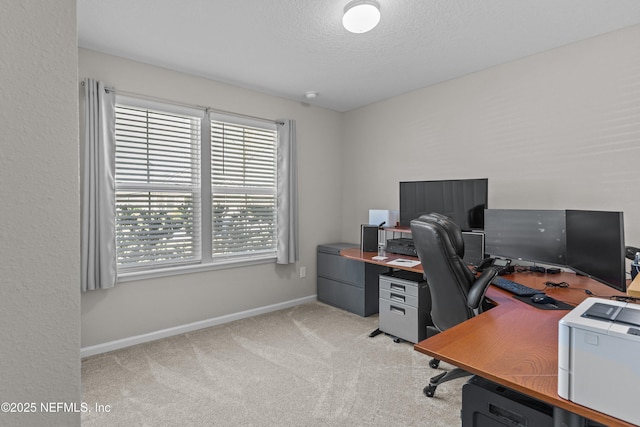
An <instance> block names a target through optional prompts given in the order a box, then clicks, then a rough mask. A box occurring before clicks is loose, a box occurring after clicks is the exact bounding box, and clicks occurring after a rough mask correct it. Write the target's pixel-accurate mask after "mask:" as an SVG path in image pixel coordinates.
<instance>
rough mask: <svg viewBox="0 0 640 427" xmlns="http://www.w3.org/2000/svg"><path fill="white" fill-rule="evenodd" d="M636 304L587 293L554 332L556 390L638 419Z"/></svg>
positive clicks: (639, 323)
mask: <svg viewBox="0 0 640 427" xmlns="http://www.w3.org/2000/svg"><path fill="white" fill-rule="evenodd" d="M639 388H640V305H638V304H632V303H626V302H620V301H611V300H606V299H602V298H587V299H586V300H584V301H583V302H582V303H581V304H580V305H578V306H577V307H576V308H574V309H573V310H571V311H570V312H569V313H568V314H567V315H566V316H564V317H563V318H562V319H561V320H560V323H559V333H558V395H560V397H562V398H564V399H568V400H571V401H573V402H575V403H577V404H580V405H583V406H587V407H589V408H591V409H595V410H596V411H600V412H603V413H605V414H608V415H611V416H614V417H616V418H620V419H622V420H625V421H627V422H630V423H633V424H640V408H639V407H638V396H637V392H638V389H639Z"/></svg>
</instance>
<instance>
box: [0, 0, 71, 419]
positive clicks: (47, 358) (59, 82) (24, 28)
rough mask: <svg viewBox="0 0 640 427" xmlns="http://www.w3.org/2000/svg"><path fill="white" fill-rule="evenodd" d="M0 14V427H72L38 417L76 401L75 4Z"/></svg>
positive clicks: (29, 6)
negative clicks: (25, 407)
mask: <svg viewBox="0 0 640 427" xmlns="http://www.w3.org/2000/svg"><path fill="white" fill-rule="evenodd" d="M0 10H2V12H1V13H0V51H1V52H2V54H1V55H0V105H1V108H0V124H1V125H0V126H1V128H2V136H1V137H0V200H2V203H1V204H0V218H2V227H0V260H1V261H0V324H1V325H2V327H1V328H0V361H1V365H0V366H1V368H0V396H1V399H0V400H1V401H2V402H23V403H24V402H33V403H36V404H37V412H36V413H23V414H16V413H0V424H1V425H3V426H11V425H15V426H26V425H30V426H36V425H66V426H71V425H80V415H79V413H75V412H60V413H56V414H47V413H43V412H41V411H40V403H42V402H66V403H73V402H80V399H81V393H80V354H79V348H80V279H79V278H80V273H79V264H80V259H79V231H80V224H79V218H80V213H79V178H78V164H79V163H78V76H77V64H78V50H77V39H76V16H75V11H76V2H75V0H60V1H56V2H43V1H34V0H26V1H2V2H0Z"/></svg>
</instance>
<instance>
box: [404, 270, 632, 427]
mask: <svg viewBox="0 0 640 427" xmlns="http://www.w3.org/2000/svg"><path fill="white" fill-rule="evenodd" d="M505 277H506V278H509V279H511V280H513V281H516V282H519V283H522V284H523V285H526V286H529V287H531V288H535V289H540V290H542V289H544V282H545V281H547V280H549V281H553V282H560V281H565V282H567V283H569V284H570V287H569V288H554V289H546V290H545V293H547V294H548V295H550V296H552V297H554V298H555V299H557V300H560V301H564V302H567V303H569V304H572V305H577V304H579V303H580V302H581V301H582V300H584V299H585V298H587V297H588V295H587V294H585V293H584V289H589V290H590V291H591V292H593V293H594V296H610V295H624V294H622V293H620V292H618V291H615V290H613V289H611V288H609V287H607V286H605V285H602V284H600V283H598V282H596V281H594V280H591V279H588V278H586V277H582V276H577V275H575V274H572V273H561V274H559V275H557V274H556V275H546V274H541V273H516V274H514V275H511V276H505ZM487 297H488V298H489V299H491V300H492V301H493V302H495V303H496V307H494V308H492V309H491V310H488V311H486V312H484V313H482V314H480V315H479V316H476V317H474V318H472V319H470V320H468V321H466V322H463V323H461V324H459V325H457V326H455V327H453V328H451V329H448V330H446V331H444V332H441V333H440V334H438V335H436V336H433V337H431V338H429V339H426V340H424V341H421V342H419V343H418V344H416V345H415V347H414V348H415V349H416V350H417V351H419V352H421V353H424V354H427V355H429V356H432V357H435V358H437V359H440V360H443V361H446V362H448V363H451V364H452V365H455V366H458V367H460V368H463V369H465V370H467V371H469V372H472V373H474V374H477V375H479V376H481V377H483V378H486V379H488V380H491V381H493V382H496V383H498V384H501V385H503V386H505V387H508V388H510V389H512V390H516V391H519V392H521V393H524V394H526V395H529V396H532V397H534V398H536V399H538V400H541V401H543V402H546V403H548V404H550V405H553V406H556V407H559V408H562V409H564V410H567V411H569V412H572V413H575V414H578V415H580V416H583V417H585V418H588V419H591V420H593V421H597V422H599V423H602V424H605V425H607V426H632V425H633V424H629V423H627V422H624V421H621V420H618V419H617V418H614V417H611V416H609V415H605V414H603V413H601V412H598V411H594V410H592V409H590V408H587V407H584V406H582V405H577V404H575V403H573V402H571V401H568V400H565V399H562V398H561V397H560V396H558V321H559V320H560V319H561V318H562V317H563V316H564V315H565V314H566V313H567V311H565V310H541V309H538V308H535V307H532V306H530V305H528V304H525V303H523V302H521V301H519V300H517V299H515V298H513V296H512V295H511V294H509V293H508V292H506V291H503V290H501V289H498V288H496V287H494V286H490V287H489V289H488V290H487ZM602 369H607V368H606V367H605V366H603V367H602ZM426 381H428V380H426V379H425V384H426ZM603 392H604V393H606V390H604V389H603Z"/></svg>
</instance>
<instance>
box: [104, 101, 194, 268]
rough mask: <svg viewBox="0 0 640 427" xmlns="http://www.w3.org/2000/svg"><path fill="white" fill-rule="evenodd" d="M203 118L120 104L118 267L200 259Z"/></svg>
mask: <svg viewBox="0 0 640 427" xmlns="http://www.w3.org/2000/svg"><path fill="white" fill-rule="evenodd" d="M200 121H201V119H200V118H199V117H196V116H189V115H183V114H174V113H170V112H166V111H154V110H151V109H147V108H140V107H136V106H131V105H120V104H119V105H116V246H117V247H116V251H117V260H118V268H119V269H126V268H132V267H143V268H149V267H156V266H165V265H171V264H176V263H178V264H184V263H190V262H197V261H198V260H199V259H200V256H201V255H200V254H201V252H200V230H199V228H200V200H201V198H200Z"/></svg>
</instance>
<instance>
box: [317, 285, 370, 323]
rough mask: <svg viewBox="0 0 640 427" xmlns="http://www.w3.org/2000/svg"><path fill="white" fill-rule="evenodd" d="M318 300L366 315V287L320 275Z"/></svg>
mask: <svg viewBox="0 0 640 427" xmlns="http://www.w3.org/2000/svg"><path fill="white" fill-rule="evenodd" d="M318 301H320V302H323V303H325V304H329V305H332V306H334V307H338V308H341V309H343V310H347V311H350V312H352V313H355V314H357V315H359V316H366V315H367V314H365V312H364V311H365V304H364V287H359V286H352V285H348V284H346V283H342V282H338V281H336V280H331V279H327V278H324V277H318Z"/></svg>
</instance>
